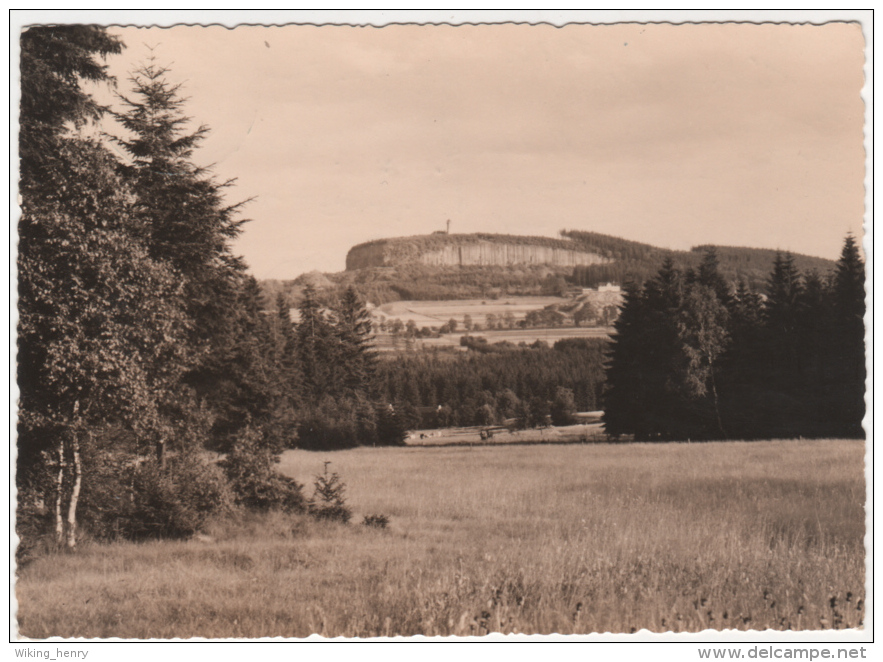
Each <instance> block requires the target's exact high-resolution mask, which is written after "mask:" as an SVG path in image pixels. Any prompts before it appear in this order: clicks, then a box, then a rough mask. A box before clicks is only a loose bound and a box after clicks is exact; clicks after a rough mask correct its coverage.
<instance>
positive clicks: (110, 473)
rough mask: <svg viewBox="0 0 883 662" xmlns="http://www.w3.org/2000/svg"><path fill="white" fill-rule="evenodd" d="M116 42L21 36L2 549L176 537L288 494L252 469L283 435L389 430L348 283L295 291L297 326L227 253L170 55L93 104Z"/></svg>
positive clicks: (290, 503) (311, 437)
mask: <svg viewBox="0 0 883 662" xmlns="http://www.w3.org/2000/svg"><path fill="white" fill-rule="evenodd" d="M122 49H123V44H122V43H121V42H120V41H119V40H118V39H117V38H116V37H113V36H112V35H110V34H108V33H107V31H106V30H104V29H102V28H99V27H93V26H78V25H67V26H65V25H60V26H51V27H42V26H36V27H30V28H28V29H26V30H25V31H24V32H23V33H22V35H21V91H22V99H21V112H20V126H21V130H20V139H19V151H20V182H19V190H20V194H21V217H20V220H19V224H18V235H19V244H18V283H19V292H18V294H19V299H18V312H19V319H18V329H17V330H18V356H17V359H18V361H17V381H18V386H19V391H20V398H19V412H18V414H19V415H18V426H17V444H16V445H17V449H16V450H17V459H16V487H17V491H18V501H17V504H18V508H17V513H16V516H17V520H16V531H17V533H18V535H19V537H20V545H19V548H18V553H19V558H20V559H24V558H27V557H28V556H29V555H30V554H33V553H36V551H38V549H39V548H40V546H41V545H47V544H49V545H57V546H65V547H68V548H74V547H76V545H77V542H78V540H79V539H80V538H81V537H82V536H83V535H87V536H90V537H93V538H96V539H111V538H115V537H119V536H122V537H127V538H143V537H156V536H184V535H190V534H192V533H194V532H195V531H196V530H198V529H199V528H200V527H202V526H203V525H204V524H205V522H206V521H207V520H208V519H209V518H210V517H212V516H214V515H216V514H219V513H223V512H224V511H226V510H227V509H230V508H237V507H241V508H249V509H257V510H264V509H268V508H281V509H283V510H286V511H289V512H292V511H304V510H306V509H307V505H308V504H307V501H306V499H305V498H304V497H303V495H302V488H301V486H300V485H299V484H297V483H295V482H294V481H292V480H290V479H288V478H286V477H284V476H282V475H281V474H279V473H278V472H277V471H276V470H275V468H274V467H275V464H276V463H277V462H278V459H279V454H280V452H281V451H282V450H283V449H284V448H287V447H290V446H292V445H294V444H296V443H298V442H297V440H298V438H299V437H300V439H301V440H302V441H303V443H304V444H305V445H306V444H313V445H314V446H315V447H323V448H328V447H332V446H335V445H347V444H349V445H351V444H355V443H359V442H363V443H365V442H368V441H371V442H374V443H383V442H385V441H389V440H392V441H393V442H400V441H401V439H402V438H403V436H404V430H403V428H402V426H401V422H400V420H399V417H398V414H397V412H395V411H394V410H391V409H390V408H389V407H388V404H387V403H383V405H386V406H382V405H381V403H379V402H377V401H376V400H375V399H373V398H374V396H375V393H374V392H373V390H372V387H371V384H372V383H373V370H374V367H373V366H374V362H375V357H374V355H373V350H372V349H371V347H370V332H371V330H370V324H369V323H368V317H367V312H366V311H365V308H364V305H363V304H362V302H361V300H360V299H359V298H358V297H357V296H356V295H355V293H354V292H352V291H350V292H345V293H344V295H343V297H342V298H341V299H340V301H339V302H338V303H337V304H336V305H335V306H334V307H333V309H332V310H330V311H328V310H326V309H325V308H322V307H319V306H315V305H312V307H311V303H310V301H309V299H310V297H309V296H308V297H306V301H305V302H304V304H303V305H302V306H301V320H300V322H299V323H298V324H292V322H291V318H290V315H289V309H288V307H287V306H286V305H284V303H283V302H279V301H277V302H275V303H276V311H275V313H274V312H273V311H271V310H268V309H270V308H271V307H272V306H271V305H268V302H267V301H265V300H264V298H263V296H262V293H261V290H260V288H259V286H258V284H257V282H256V281H255V280H254V278H252V277H251V276H249V275H248V273H247V271H246V267H245V265H244V264H243V262H242V260H241V259H240V258H239V257H238V256H236V255H234V254H233V252H232V251H231V248H230V246H231V241H232V240H233V239H234V238H235V237H236V236H237V235H238V234H239V232H240V231H241V227H242V224H243V223H244V222H245V221H244V220H243V219H241V218H240V211H241V207H242V206H243V204H244V203H243V202H234V203H229V202H227V201H226V195H227V194H228V193H229V191H230V190H231V189H232V186H233V184H234V182H232V181H218V180H217V179H215V178H214V176H213V175H212V173H211V172H210V170H209V169H206V168H204V167H201V166H199V165H198V164H197V162H196V160H195V153H196V150H197V149H198V147H199V145H200V143H201V141H202V140H204V138H205V137H206V135H207V134H208V128H207V127H204V126H197V128H195V129H193V128H192V126H193V125H192V123H191V121H190V118H188V117H187V115H186V113H185V105H186V103H185V100H184V99H183V97H182V96H181V90H180V88H179V86H178V85H176V84H174V83H172V82H171V72H170V71H169V70H168V69H166V68H164V67H162V66H160V65H158V64H157V63H156V61H155V60H153V59H151V60H150V61H148V62H147V63H146V64H144V65H142V66H140V67H138V68H137V69H136V70H134V71H133V73H132V74H131V76H130V78H129V80H128V90H126V91H122V92H120V93H119V95H118V103H117V104H116V108H117V110H114V111H110V113H109V115H110V117H109V118H108V110H107V109H105V108H103V107H101V106H100V105H99V104H97V103H96V101H95V100H94V99H93V98H92V97H91V96H90V94H88V93H87V92H86V91H85V85H84V83H85V81H91V82H92V83H107V84H110V85H112V84H114V83H115V81H113V80H112V79H111V78H110V77H109V76H108V75H107V71H106V65H105V64H104V63H103V62H102V59H103V58H105V57H106V56H109V55H114V54H118V53H120V52H121V51H122ZM102 117H105V118H108V119H112V120H114V121H113V123H112V126H110V127H108V126H106V125H103V126H104V128H105V131H106V133H103V134H101V133H99V132H98V131H96V124H95V122H96V120H99V119H101V118H102ZM111 144H112V145H113V146H114V147H115V150H111V149H110V148H109V145H111ZM119 154H121V155H122V156H118V155H119ZM335 413H339V416H335ZM208 451H217V452H221V453H223V454H224V458H223V460H222V461H220V462H217V461H215V458H217V455H214V454H212V453H209V452H208Z"/></svg>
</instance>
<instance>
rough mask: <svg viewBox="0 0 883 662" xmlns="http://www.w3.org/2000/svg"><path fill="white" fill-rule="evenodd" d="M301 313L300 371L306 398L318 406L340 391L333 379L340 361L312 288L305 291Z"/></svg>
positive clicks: (297, 338)
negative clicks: (336, 362) (336, 364)
mask: <svg viewBox="0 0 883 662" xmlns="http://www.w3.org/2000/svg"><path fill="white" fill-rule="evenodd" d="M298 311H299V312H300V319H299V320H298V322H297V324H296V325H295V347H296V350H297V359H298V361H297V363H298V370H299V372H300V377H301V381H302V383H303V391H304V397H305V398H306V400H307V401H308V402H309V401H312V402H316V401H318V400H320V399H321V398H323V397H324V396H326V395H335V394H336V393H337V391H338V389H337V384H335V383H334V380H333V379H332V377H333V374H334V373H333V368H335V366H334V362H335V361H336V358H337V357H336V355H335V354H336V352H335V351H334V350H335V345H334V344H333V343H334V340H333V330H332V326H331V324H330V323H329V321H328V317H327V315H326V314H325V311H324V310H322V307H321V306H320V305H319V301H318V300H317V297H316V290H315V288H313V286H312V285H307V286H306V287H305V288H304V291H303V297H302V299H301V302H300V305H299V306H298Z"/></svg>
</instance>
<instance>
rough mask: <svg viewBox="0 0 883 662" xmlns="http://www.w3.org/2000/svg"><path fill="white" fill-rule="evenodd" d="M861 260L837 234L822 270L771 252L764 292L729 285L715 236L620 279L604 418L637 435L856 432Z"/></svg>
mask: <svg viewBox="0 0 883 662" xmlns="http://www.w3.org/2000/svg"><path fill="white" fill-rule="evenodd" d="M864 282H865V271H864V264H863V261H862V259H861V256H860V254H859V251H858V247H857V245H856V242H855V240H854V239H853V238H852V237H851V236H849V237H847V238H846V240H845V242H844V245H843V250H842V253H841V256H840V259H839V261H838V262H837V263H836V266H835V268H834V269H833V270H832V271H831V272H830V273H828V274H827V275H825V276H821V275H819V273H818V272H816V271H809V272H807V273H801V272H800V270H799V269H798V268H797V267H796V266H795V260H794V258H793V257H792V256H791V255H789V254H782V253H777V254H776V255H775V258H774V261H773V267H772V271H771V272H770V274H769V276H768V278H767V281H766V286H765V288H764V292H763V293H759V292H755V291H753V290H752V289H751V288H750V287H748V286H747V285H746V283H745V282H744V281H740V282H739V283H738V285H737V286H736V287H735V288H732V287H730V285H729V284H728V282H727V280H726V279H725V278H724V277H723V276H722V274H721V271H720V269H719V263H718V255H717V252H716V251H715V250H714V249H713V248H709V249H707V250H706V251H705V253H704V256H703V258H702V261H701V263H700V264H699V266H698V268H696V269H693V268H687V269H683V270H682V269H679V268H678V267H676V266H675V263H674V262H673V260H672V259H670V258H669V259H666V260H665V262H664V263H663V265H662V267H661V268H660V269H659V271H658V273H657V274H656V275H655V277H653V278H651V279H649V280H647V281H646V282H645V283H644V284H643V286H641V285H635V284H631V285H629V286H628V287H627V288H626V294H625V302H624V304H623V306H622V312H621V314H620V317H619V319H618V320H617V322H616V323H615V325H614V328H615V334H614V337H613V341H612V344H611V350H610V357H609V364H608V367H607V372H606V390H605V395H604V423H605V426H606V430H607V432H608V433H609V434H612V435H633V436H634V438H635V439H640V440H686V439H758V438H783V437H784V438H793V437H857V438H863V437H864V431H863V429H862V425H861V421H862V417H863V415H864V412H865V405H864V385H865V351H864V322H863V317H864V312H865V303H864V301H865V298H864V295H865V293H864Z"/></svg>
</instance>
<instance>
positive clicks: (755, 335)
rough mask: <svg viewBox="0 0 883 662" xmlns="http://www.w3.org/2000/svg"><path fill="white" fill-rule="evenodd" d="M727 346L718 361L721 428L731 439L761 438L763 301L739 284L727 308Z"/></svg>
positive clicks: (742, 283) (742, 282) (743, 283)
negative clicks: (759, 388)
mask: <svg viewBox="0 0 883 662" xmlns="http://www.w3.org/2000/svg"><path fill="white" fill-rule="evenodd" d="M729 311H730V323H729V335H730V343H729V348H728V350H727V352H726V353H725V354H724V356H723V357H722V359H721V388H720V391H721V401H722V417H723V419H724V428H725V429H726V430H727V432H728V433H729V435H730V436H731V437H732V438H734V439H754V438H757V437H758V436H760V435H762V434H763V433H762V431H761V429H760V427H759V425H758V419H757V416H756V412H757V411H758V410H759V407H760V406H761V405H762V399H761V395H760V394H759V393H758V384H760V383H761V379H762V375H763V372H764V359H763V354H762V349H763V347H762V331H763V300H762V299H761V297H760V295H758V294H756V293H755V292H752V291H751V289H750V288H749V287H748V286H747V285H746V283H745V281H742V280H740V281H739V283H738V285H737V287H736V292H735V294H734V295H733V297H732V300H731V302H730V306H729Z"/></svg>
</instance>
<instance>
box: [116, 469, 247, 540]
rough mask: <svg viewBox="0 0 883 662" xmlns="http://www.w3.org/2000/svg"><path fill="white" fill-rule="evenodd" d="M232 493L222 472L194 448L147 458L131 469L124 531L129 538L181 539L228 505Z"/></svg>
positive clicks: (198, 528) (227, 507) (232, 497)
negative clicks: (159, 458)
mask: <svg viewBox="0 0 883 662" xmlns="http://www.w3.org/2000/svg"><path fill="white" fill-rule="evenodd" d="M233 500H234V496H233V494H232V493H231V490H230V487H229V485H228V483H227V480H226V478H225V476H224V474H223V472H222V471H221V470H220V469H219V468H218V467H217V466H216V465H214V464H211V463H210V462H208V461H207V460H206V459H205V458H203V457H202V456H201V455H199V454H198V453H196V452H186V453H182V454H180V455H176V456H171V457H169V458H168V461H167V466H166V467H160V466H159V464H158V463H157V462H156V461H155V460H147V461H145V462H143V463H141V464H140V465H138V466H137V467H135V468H134V470H133V475H132V492H131V502H130V504H129V507H128V508H127V511H128V512H127V513H126V517H125V521H124V523H123V531H122V533H123V534H124V535H125V537H127V538H134V539H139V538H185V537H189V536H191V535H193V534H194V533H196V532H198V531H199V530H200V528H201V527H202V526H203V525H204V524H205V523H206V521H207V520H208V519H209V518H210V517H212V516H214V515H217V514H220V513H222V512H224V511H227V510H229V509H230V507H231V506H232V504H233Z"/></svg>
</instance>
